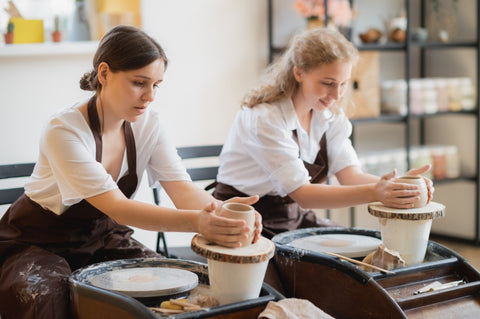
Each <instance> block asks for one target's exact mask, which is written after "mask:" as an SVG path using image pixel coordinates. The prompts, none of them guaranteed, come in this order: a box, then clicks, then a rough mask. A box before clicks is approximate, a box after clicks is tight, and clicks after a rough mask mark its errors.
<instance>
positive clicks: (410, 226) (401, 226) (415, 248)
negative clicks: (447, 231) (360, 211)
mask: <svg viewBox="0 0 480 319" xmlns="http://www.w3.org/2000/svg"><path fill="white" fill-rule="evenodd" d="M368 212H369V213H370V214H371V215H373V216H376V217H378V220H379V222H380V232H381V236H382V242H383V244H384V245H385V246H386V247H387V248H388V249H391V250H395V251H398V253H399V254H400V256H401V257H402V258H403V260H405V264H406V265H407V266H413V265H417V264H420V263H422V262H423V260H424V259H425V253H426V251H427V246H428V237H429V236H430V229H431V228H432V220H433V219H435V218H438V217H443V216H444V215H445V206H444V205H442V204H439V203H435V202H430V203H429V204H427V205H426V206H425V207H420V208H412V209H396V208H391V207H386V206H384V205H383V204H382V203H372V204H369V205H368Z"/></svg>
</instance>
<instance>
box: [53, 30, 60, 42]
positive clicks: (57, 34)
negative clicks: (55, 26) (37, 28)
mask: <svg viewBox="0 0 480 319" xmlns="http://www.w3.org/2000/svg"><path fill="white" fill-rule="evenodd" d="M52 41H53V42H60V41H62V33H61V32H60V31H53V32H52Z"/></svg>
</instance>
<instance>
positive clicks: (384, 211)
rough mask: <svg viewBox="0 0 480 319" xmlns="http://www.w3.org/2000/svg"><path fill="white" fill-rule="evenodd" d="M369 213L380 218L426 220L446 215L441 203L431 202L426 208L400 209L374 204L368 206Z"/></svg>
mask: <svg viewBox="0 0 480 319" xmlns="http://www.w3.org/2000/svg"><path fill="white" fill-rule="evenodd" d="M368 212H369V213H370V214H371V215H373V216H376V217H380V218H395V219H407V220H425V219H434V218H438V217H443V216H444V215H445V206H444V205H442V204H439V203H435V202H430V203H429V204H427V205H426V206H425V207H419V208H410V209H398V208H392V207H387V206H385V205H383V204H382V203H372V204H369V205H368Z"/></svg>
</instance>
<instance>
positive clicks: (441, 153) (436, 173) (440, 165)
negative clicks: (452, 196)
mask: <svg viewBox="0 0 480 319" xmlns="http://www.w3.org/2000/svg"><path fill="white" fill-rule="evenodd" d="M430 152H431V155H432V162H433V178H434V179H444V178H445V177H446V175H447V171H446V166H447V165H446V154H445V147H444V146H441V145H439V146H432V147H431V151H430Z"/></svg>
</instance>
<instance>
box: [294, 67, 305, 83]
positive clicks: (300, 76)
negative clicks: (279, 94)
mask: <svg viewBox="0 0 480 319" xmlns="http://www.w3.org/2000/svg"><path fill="white" fill-rule="evenodd" d="M293 76H294V77H295V80H297V82H302V80H303V71H302V70H301V69H300V68H299V67H298V66H296V65H295V66H294V67H293Z"/></svg>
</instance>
